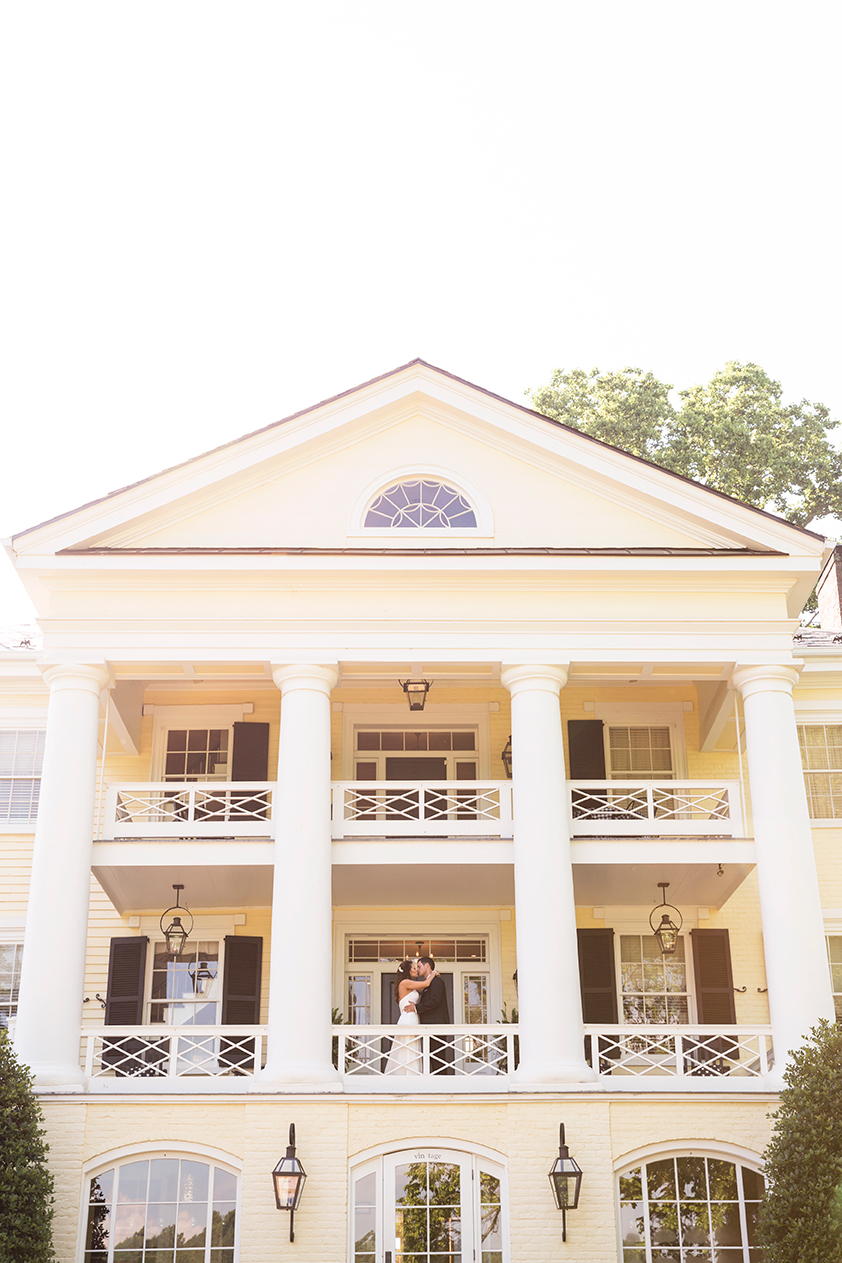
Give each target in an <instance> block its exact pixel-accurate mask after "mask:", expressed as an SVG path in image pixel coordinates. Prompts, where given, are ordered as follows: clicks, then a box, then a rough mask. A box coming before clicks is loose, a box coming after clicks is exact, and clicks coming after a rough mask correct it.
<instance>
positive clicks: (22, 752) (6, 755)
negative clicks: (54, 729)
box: [0, 728, 47, 820]
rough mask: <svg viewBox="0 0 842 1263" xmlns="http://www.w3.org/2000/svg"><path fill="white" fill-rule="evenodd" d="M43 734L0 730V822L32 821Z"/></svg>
mask: <svg viewBox="0 0 842 1263" xmlns="http://www.w3.org/2000/svg"><path fill="white" fill-rule="evenodd" d="M46 735H47V734H46V732H45V731H44V729H42V728H18V729H11V730H8V729H7V730H6V731H2V730H0V820H34V818H35V816H36V815H37V814H38V796H39V794H40V792H41V764H42V763H43V760H44V741H45V738H46Z"/></svg>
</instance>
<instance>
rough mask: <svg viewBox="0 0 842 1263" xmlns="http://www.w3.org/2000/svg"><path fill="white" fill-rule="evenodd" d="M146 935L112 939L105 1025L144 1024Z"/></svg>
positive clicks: (147, 940)
mask: <svg viewBox="0 0 842 1263" xmlns="http://www.w3.org/2000/svg"><path fill="white" fill-rule="evenodd" d="M148 942H149V939H148V938H146V937H145V936H140V935H139V936H138V937H136V938H113V939H112V940H111V952H110V954H109V957H108V988H107V990H106V992H105V1024H106V1026H132V1025H134V1024H137V1025H138V1026H140V1025H142V1024H143V985H144V982H145V979H146V945H147V943H148Z"/></svg>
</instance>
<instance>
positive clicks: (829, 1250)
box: [760, 1021, 842, 1263]
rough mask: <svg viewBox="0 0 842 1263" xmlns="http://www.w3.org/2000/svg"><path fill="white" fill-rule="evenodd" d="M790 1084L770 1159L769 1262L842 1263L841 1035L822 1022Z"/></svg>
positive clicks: (763, 1221) (787, 1075) (765, 1228)
mask: <svg viewBox="0 0 842 1263" xmlns="http://www.w3.org/2000/svg"><path fill="white" fill-rule="evenodd" d="M784 1082H785V1083H786V1085H787V1086H786V1087H785V1088H784V1089H783V1091H782V1092H781V1104H780V1108H779V1109H778V1110H776V1112H775V1113H774V1114H773V1115H772V1118H773V1119H774V1122H775V1127H774V1132H773V1134H772V1140H771V1142H770V1144H769V1147H768V1148H767V1150H766V1153H765V1155H764V1159H765V1163H766V1171H765V1175H766V1200H765V1202H764V1204H763V1206H762V1208H761V1212H760V1231H761V1234H762V1238H763V1241H764V1244H765V1246H766V1259H767V1263H842V1029H840V1028H839V1027H838V1026H833V1025H831V1024H830V1022H826V1021H822V1022H820V1023H819V1025H818V1026H816V1027H815V1028H814V1029H813V1031H811V1033H810V1039H809V1040H808V1042H807V1043H806V1044H805V1045H804V1046H803V1047H802V1048H799V1049H798V1051H797V1052H795V1053H793V1055H792V1061H791V1063H790V1065H789V1067H788V1068H787V1069H786V1070H785V1071H784Z"/></svg>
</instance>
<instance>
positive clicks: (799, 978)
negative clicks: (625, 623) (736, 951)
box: [733, 666, 834, 1081]
mask: <svg viewBox="0 0 842 1263" xmlns="http://www.w3.org/2000/svg"><path fill="white" fill-rule="evenodd" d="M797 679H798V672H797V671H796V670H795V669H794V668H793V667H786V666H764V667H740V668H738V669H737V671H736V672H735V673H734V676H733V683H734V685H735V686H736V687H737V688H738V689H739V690H740V693H741V694H742V697H743V706H744V710H745V719H746V755H747V759H748V775H749V785H750V788H751V810H752V816H753V820H754V838H755V845H756V847H757V882H758V887H759V892H760V913H761V916H762V919H763V950H764V954H765V957H766V981H767V985H768V988H769V1011H770V1016H771V1022H772V1030H773V1038H774V1045H775V1070H774V1077H775V1080H776V1081H777V1080H779V1079H780V1073H781V1071H782V1069H783V1065H784V1059H785V1056H786V1054H787V1053H788V1052H789V1051H790V1050H791V1049H793V1048H796V1047H797V1046H798V1045H799V1044H801V1043H802V1042H803V1040H804V1039H805V1038H806V1036H807V1034H808V1033H809V1031H810V1028H811V1027H812V1026H815V1024H816V1022H818V1021H819V1019H820V1018H823V1017H824V1018H827V1019H828V1021H831V1022H832V1021H833V1020H834V1007H833V996H832V993H831V988H830V977H829V973H828V965H827V952H826V948H825V942H824V926H823V922H822V910H821V899H820V896H819V883H818V878H817V875H816V862H815V857H814V854H813V839H812V833H811V830H810V817H809V813H808V809H807V796H806V792H805V789H804V773H803V771H802V766H801V755H800V753H799V749H798V733H797V730H796V726H795V710H794V707H793V704H792V686H793V685H794V684H795V682H796V680H797Z"/></svg>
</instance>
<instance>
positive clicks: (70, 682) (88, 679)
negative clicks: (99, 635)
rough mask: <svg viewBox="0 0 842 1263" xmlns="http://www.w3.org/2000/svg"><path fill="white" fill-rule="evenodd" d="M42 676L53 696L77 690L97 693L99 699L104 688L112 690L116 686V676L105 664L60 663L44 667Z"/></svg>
mask: <svg viewBox="0 0 842 1263" xmlns="http://www.w3.org/2000/svg"><path fill="white" fill-rule="evenodd" d="M41 674H42V675H43V677H44V681H45V683H47V684H49V686H50V693H51V694H52V693H58V692H60V691H61V690H63V689H75V690H79V691H82V692H87V693H95V694H96V696H97V697H99V695H100V693H101V692H102V690H103V689H104V688H111V687H112V686H113V684H114V676H113V675H112V673H111V670H110V668H109V667H107V666H106V665H105V663H99V664H98V665H95V664H93V663H85V662H58V663H54V664H53V665H52V666H42V667H41Z"/></svg>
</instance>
